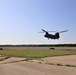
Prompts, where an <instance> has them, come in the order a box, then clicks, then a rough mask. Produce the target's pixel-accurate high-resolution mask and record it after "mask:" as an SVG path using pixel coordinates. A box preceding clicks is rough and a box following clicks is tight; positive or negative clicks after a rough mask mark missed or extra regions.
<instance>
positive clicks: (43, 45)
mask: <svg viewBox="0 0 76 75" xmlns="http://www.w3.org/2000/svg"><path fill="white" fill-rule="evenodd" d="M0 47H76V44H29V45H25V44H24V45H0Z"/></svg>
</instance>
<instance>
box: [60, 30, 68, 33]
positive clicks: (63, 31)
mask: <svg viewBox="0 0 76 75" xmlns="http://www.w3.org/2000/svg"><path fill="white" fill-rule="evenodd" d="M67 31H68V30H64V31H60V32H59V33H63V32H67Z"/></svg>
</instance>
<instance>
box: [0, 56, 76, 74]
mask: <svg viewBox="0 0 76 75" xmlns="http://www.w3.org/2000/svg"><path fill="white" fill-rule="evenodd" d="M25 59H26V58H17V57H12V58H8V59H5V60H3V61H0V75H76V67H69V66H64V65H62V66H59V65H52V64H46V63H53V64H55V63H57V64H59V63H60V64H70V65H76V55H69V56H57V57H47V58H43V59H40V60H31V61H23V60H25ZM18 61H19V62H18Z"/></svg>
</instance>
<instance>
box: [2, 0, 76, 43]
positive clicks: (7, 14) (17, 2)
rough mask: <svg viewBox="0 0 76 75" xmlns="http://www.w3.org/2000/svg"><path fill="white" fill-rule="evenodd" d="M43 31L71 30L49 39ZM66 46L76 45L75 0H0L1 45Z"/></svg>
mask: <svg viewBox="0 0 76 75" xmlns="http://www.w3.org/2000/svg"><path fill="white" fill-rule="evenodd" d="M41 29H45V30H47V31H53V30H59V31H62V30H69V31H68V32H66V33H62V34H60V39H59V40H51V39H50V40H48V39H47V38H45V37H44V34H45V33H42V34H40V33H38V32H40V31H41ZM50 34H51V33H50ZM53 34H54V33H53ZM66 43H76V0H0V44H66Z"/></svg>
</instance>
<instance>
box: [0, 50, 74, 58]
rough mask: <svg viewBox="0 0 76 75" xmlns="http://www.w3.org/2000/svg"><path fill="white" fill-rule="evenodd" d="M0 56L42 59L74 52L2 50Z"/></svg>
mask: <svg viewBox="0 0 76 75" xmlns="http://www.w3.org/2000/svg"><path fill="white" fill-rule="evenodd" d="M0 54H1V55H5V56H9V57H25V58H43V57H51V56H60V55H71V54H76V52H68V51H56V50H3V51H0Z"/></svg>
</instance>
